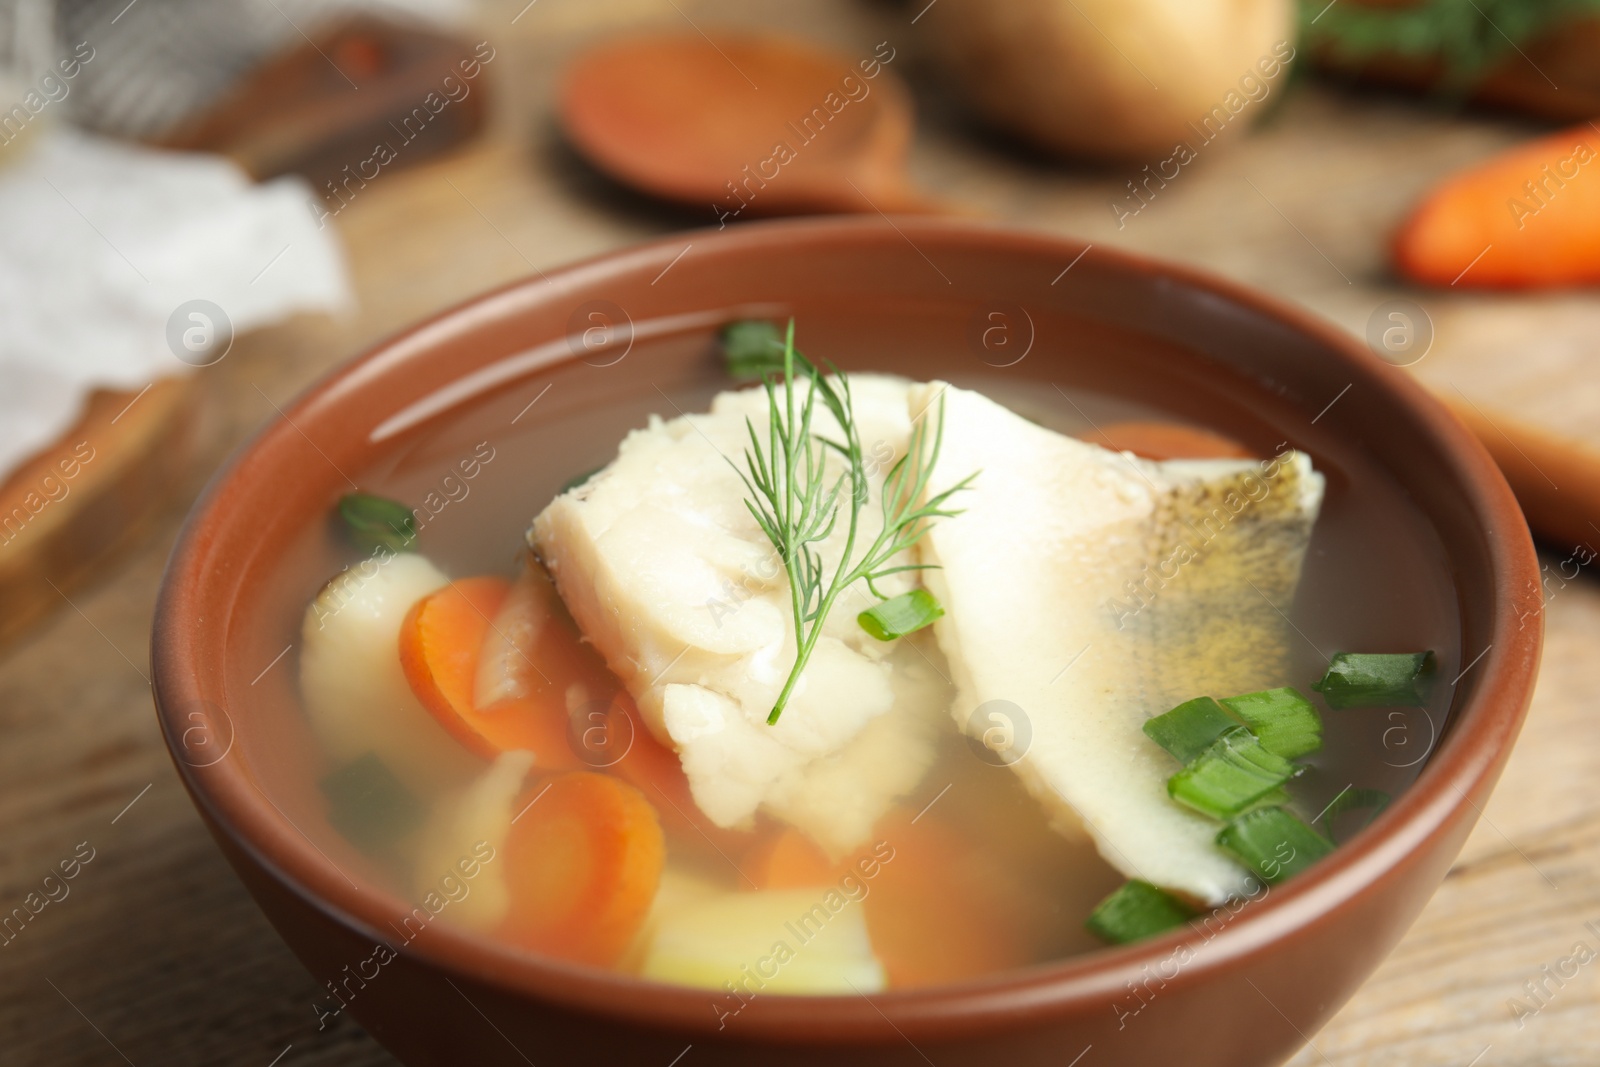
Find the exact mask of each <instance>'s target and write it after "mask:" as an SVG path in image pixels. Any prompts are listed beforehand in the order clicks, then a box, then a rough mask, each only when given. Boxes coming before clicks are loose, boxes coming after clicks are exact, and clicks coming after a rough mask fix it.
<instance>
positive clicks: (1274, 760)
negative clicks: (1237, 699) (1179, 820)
mask: <svg viewBox="0 0 1600 1067" xmlns="http://www.w3.org/2000/svg"><path fill="white" fill-rule="evenodd" d="M1297 772H1298V768H1297V767H1295V765H1294V764H1292V763H1290V762H1289V761H1288V760H1286V759H1284V758H1283V757H1282V756H1280V755H1278V754H1277V753H1275V752H1272V751H1270V750H1268V749H1267V747H1266V746H1265V745H1263V744H1262V743H1261V742H1260V741H1258V740H1257V739H1256V737H1255V735H1253V734H1252V733H1251V732H1250V731H1249V730H1247V729H1245V728H1244V727H1243V726H1237V727H1235V728H1234V729H1232V730H1230V731H1228V732H1227V733H1225V734H1223V735H1222V736H1221V737H1219V738H1218V739H1217V740H1215V741H1213V742H1212V743H1211V745H1210V747H1209V748H1207V749H1206V750H1205V751H1204V752H1202V753H1200V755H1198V756H1196V757H1195V758H1194V759H1193V760H1191V761H1189V764H1188V766H1186V767H1184V768H1183V770H1181V771H1179V772H1178V773H1177V774H1174V775H1173V776H1172V777H1171V778H1168V779H1167V792H1168V793H1169V794H1171V796H1172V798H1173V799H1174V800H1176V801H1178V802H1179V803H1181V804H1187V805H1188V806H1189V807H1191V808H1193V809H1194V810H1195V811H1198V812H1200V813H1201V814H1202V815H1210V816H1212V817H1214V818H1218V819H1231V818H1233V817H1234V816H1235V815H1239V814H1242V813H1243V812H1246V811H1248V810H1250V809H1251V808H1253V807H1255V806H1256V804H1257V803H1258V802H1259V801H1260V800H1261V799H1262V798H1263V797H1265V796H1266V795H1267V794H1269V793H1271V792H1272V791H1273V790H1275V789H1277V788H1279V787H1280V786H1282V785H1283V784H1284V783H1285V782H1287V781H1288V780H1289V779H1290V778H1293V777H1294V776H1295V774H1296V773H1297Z"/></svg>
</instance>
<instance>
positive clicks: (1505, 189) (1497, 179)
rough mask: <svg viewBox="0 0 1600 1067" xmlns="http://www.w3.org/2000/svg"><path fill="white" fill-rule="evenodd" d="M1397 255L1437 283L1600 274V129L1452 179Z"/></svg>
mask: <svg viewBox="0 0 1600 1067" xmlns="http://www.w3.org/2000/svg"><path fill="white" fill-rule="evenodd" d="M1394 259H1395V266H1396V268H1397V269H1398V270H1399V271H1400V273H1401V274H1403V275H1405V276H1406V277H1407V278H1410V279H1412V280H1413V281H1418V282H1422V283H1424V284H1427V285H1455V286H1458V287H1462V286H1474V287H1478V288H1498V289H1515V288H1528V287H1534V286H1573V285H1590V284H1593V283H1595V282H1600V129H1596V127H1595V126H1592V125H1590V124H1588V123H1585V124H1583V125H1581V126H1577V127H1574V128H1572V129H1569V130H1564V131H1562V132H1561V133H1554V134H1550V135H1549V136H1546V137H1541V138H1539V139H1538V140H1535V141H1530V142H1528V143H1526V144H1521V145H1518V146H1516V147H1514V148H1511V149H1509V150H1507V151H1505V152H1502V153H1501V154H1499V155H1497V156H1494V157H1493V158H1491V159H1489V160H1487V161H1485V162H1483V163H1480V164H1478V165H1477V166H1475V167H1472V168H1470V169H1468V170H1465V171H1462V172H1461V173H1459V174H1457V175H1455V176H1454V177H1451V178H1449V179H1447V180H1446V181H1445V182H1444V183H1443V184H1441V185H1439V186H1438V187H1436V188H1435V189H1434V190H1433V191H1432V192H1430V193H1429V194H1428V196H1427V197H1426V198H1425V199H1424V200H1423V201H1422V203H1421V204H1419V205H1418V206H1417V208H1416V209H1415V210H1414V211H1413V212H1412V214H1411V217H1410V218H1408V219H1407V220H1406V222H1405V223H1404V225H1402V226H1401V227H1400V230H1399V232H1398V233H1396V234H1395V239H1394Z"/></svg>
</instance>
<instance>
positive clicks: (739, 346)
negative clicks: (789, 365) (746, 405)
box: [722, 319, 783, 381]
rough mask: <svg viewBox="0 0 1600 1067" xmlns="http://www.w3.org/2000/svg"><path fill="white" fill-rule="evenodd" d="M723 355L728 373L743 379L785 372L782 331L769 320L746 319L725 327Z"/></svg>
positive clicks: (723, 332) (730, 375) (732, 376)
mask: <svg viewBox="0 0 1600 1067" xmlns="http://www.w3.org/2000/svg"><path fill="white" fill-rule="evenodd" d="M722 356H723V361H724V363H725V365H726V367H727V370H728V376H729V377H731V378H737V379H739V380H741V381H743V380H747V379H755V378H763V377H765V376H766V375H768V374H781V373H782V372H783V334H781V333H779V332H778V327H777V326H776V325H774V324H773V323H770V322H763V321H761V320H758V319H747V320H745V321H742V322H730V323H729V324H728V325H727V326H725V327H723V330H722Z"/></svg>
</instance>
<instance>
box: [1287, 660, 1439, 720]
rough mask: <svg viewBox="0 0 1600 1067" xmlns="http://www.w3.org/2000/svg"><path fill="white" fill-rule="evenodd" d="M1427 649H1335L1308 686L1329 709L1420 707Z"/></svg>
mask: <svg viewBox="0 0 1600 1067" xmlns="http://www.w3.org/2000/svg"><path fill="white" fill-rule="evenodd" d="M1433 669H1434V656H1433V653H1432V652H1431V651H1430V652H1337V653H1335V654H1334V657H1333V659H1332V660H1331V661H1329V663H1328V671H1327V673H1326V674H1324V675H1323V676H1322V678H1321V680H1320V681H1315V682H1312V683H1311V688H1312V689H1315V690H1316V691H1317V692H1319V693H1321V694H1322V699H1324V700H1326V701H1327V702H1328V707H1330V708H1401V707H1405V708H1420V707H1421V706H1422V705H1423V704H1425V703H1426V702H1427V695H1426V692H1425V689H1426V678H1425V676H1427V675H1430V674H1432V673H1433Z"/></svg>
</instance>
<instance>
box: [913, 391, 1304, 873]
mask: <svg viewBox="0 0 1600 1067" xmlns="http://www.w3.org/2000/svg"><path fill="white" fill-rule="evenodd" d="M941 395H942V397H943V400H944V404H945V420H946V421H945V429H944V447H943V452H942V454H941V456H940V458H939V463H938V466H937V468H936V470H935V474H934V480H933V485H932V487H931V490H930V491H931V492H938V491H940V490H941V489H942V488H945V487H947V486H948V485H949V484H951V483H952V482H954V481H955V480H957V479H959V478H961V477H963V476H964V475H966V474H967V473H969V472H971V471H973V470H981V472H982V473H981V474H980V475H979V476H978V478H977V481H976V483H975V486H974V488H972V489H971V490H969V491H968V492H965V493H963V494H961V496H960V499H959V501H958V502H957V506H959V507H962V508H964V509H965V512H964V513H963V514H962V515H959V516H957V517H955V518H951V519H946V520H944V521H942V522H939V523H937V524H936V525H934V526H933V528H932V530H931V532H930V533H929V534H928V536H927V537H926V538H924V540H923V542H922V543H921V545H920V546H919V548H920V551H921V553H922V556H923V562H925V563H933V564H938V565H939V566H940V567H941V568H942V569H940V570H933V571H928V572H925V576H924V580H925V581H926V583H927V585H928V587H929V588H930V589H931V590H932V591H933V592H934V594H935V595H936V596H938V597H939V599H940V601H941V603H942V604H943V605H944V608H945V612H946V614H945V616H944V618H942V619H941V620H940V621H939V622H937V623H936V624H935V632H936V634H937V636H938V639H939V644H940V646H941V647H942V648H943V650H944V652H945V655H946V656H947V657H948V659H949V661H950V666H951V670H952V672H953V676H954V680H955V683H956V685H957V688H958V690H959V696H958V698H957V700H956V703H955V704H954V706H953V709H952V710H953V714H954V715H955V718H956V721H957V723H958V724H960V725H961V726H963V727H964V728H968V729H970V730H972V732H974V733H981V732H983V731H984V730H985V729H987V728H989V727H990V726H991V725H992V724H993V723H995V722H998V721H999V720H991V719H989V718H988V715H987V712H988V711H992V710H996V709H997V708H998V709H1000V710H1002V711H1003V710H1005V708H1004V705H991V706H990V707H989V708H988V709H986V710H985V714H983V715H981V716H980V717H979V718H980V721H978V722H972V721H971V720H972V717H973V714H974V712H975V711H976V710H977V709H979V708H980V706H982V705H985V704H986V703H988V702H990V701H1009V702H1010V703H1011V704H1014V705H1015V706H1016V707H1017V708H1020V709H1021V715H1020V716H1015V715H1013V717H1014V718H1017V719H1019V720H1020V721H1019V722H1018V723H1017V724H1016V739H1017V749H1018V750H1021V749H1022V748H1023V745H1022V740H1023V738H1024V736H1025V734H1026V733H1027V732H1028V731H1029V730H1031V735H1032V736H1031V740H1029V741H1028V743H1027V746H1026V750H1025V752H1024V753H1023V754H1022V755H1021V756H1020V758H1019V759H1017V760H1016V762H1014V763H1013V764H1012V766H1013V768H1014V769H1015V770H1016V771H1017V772H1018V773H1019V774H1020V775H1021V776H1022V778H1023V780H1024V781H1025V782H1026V784H1027V785H1028V787H1029V788H1030V790H1031V791H1032V792H1033V793H1034V794H1035V795H1036V796H1037V797H1039V798H1040V800H1041V801H1043V802H1044V803H1045V804H1046V805H1047V806H1048V807H1049V808H1050V809H1051V811H1052V814H1053V816H1054V820H1055V822H1056V824H1057V825H1058V826H1059V827H1060V828H1062V829H1063V830H1065V831H1067V832H1072V831H1073V830H1074V829H1078V830H1080V832H1081V830H1082V829H1086V830H1087V831H1088V833H1089V834H1090V835H1091V836H1092V837H1093V839H1094V841H1095V842H1096V844H1097V846H1098V847H1099V849H1100V851H1101V853H1102V854H1103V855H1104V856H1105V858H1106V859H1107V860H1108V861H1109V862H1110V863H1111V864H1112V865H1113V866H1115V867H1117V868H1118V869H1119V870H1121V871H1122V872H1123V873H1125V874H1127V875H1128V876H1129V877H1134V878H1142V879H1145V880H1146V881H1149V882H1153V883H1155V884H1156V885H1160V886H1165V887H1167V888H1169V889H1173V890H1178V891H1181V892H1184V893H1186V894H1189V895H1191V896H1193V897H1196V898H1199V899H1201V900H1204V901H1206V902H1208V903H1218V902H1220V901H1222V900H1224V899H1225V898H1227V897H1229V896H1230V895H1234V894H1238V893H1241V892H1244V891H1245V889H1246V873H1245V871H1244V870H1243V868H1241V867H1239V866H1238V865H1236V864H1235V863H1233V862H1232V861H1231V860H1229V859H1227V858H1225V857H1224V856H1223V855H1222V854H1221V853H1220V852H1219V851H1218V850H1217V848H1216V847H1215V844H1214V838H1215V836H1216V833H1217V830H1218V828H1219V824H1218V823H1217V822H1215V821H1213V820H1211V819H1207V818H1205V817H1203V816H1201V815H1198V814H1196V813H1193V812H1191V811H1189V810H1188V809H1186V808H1183V807H1181V806H1180V805H1178V804H1177V803H1176V802H1174V801H1173V800H1172V799H1171V798H1170V797H1169V796H1168V795H1167V791H1166V779H1167V778H1168V777H1169V776H1170V775H1171V774H1172V773H1173V771H1175V770H1176V769H1177V764H1176V763H1175V762H1174V761H1173V760H1172V758H1171V757H1170V756H1169V755H1168V754H1167V753H1166V752H1164V751H1163V750H1162V749H1161V748H1160V747H1159V746H1157V745H1156V744H1155V743H1154V742H1152V741H1150V740H1149V739H1148V738H1146V737H1145V735H1144V733H1143V731H1142V729H1141V727H1142V725H1143V723H1144V721H1145V719H1147V718H1149V717H1150V716H1152V715H1157V714H1160V713H1161V712H1164V711H1166V710H1168V709H1169V708H1171V707H1173V706H1174V705H1176V704H1178V703H1180V702H1182V701H1184V700H1187V699H1189V698H1191V697H1195V696H1200V695H1203V694H1210V695H1213V696H1229V695H1233V694H1236V693H1242V692H1248V691H1251V690H1254V689H1260V688H1264V687H1268V686H1273V685H1281V684H1283V683H1284V681H1285V679H1284V673H1285V669H1286V667H1287V642H1288V641H1290V640H1293V639H1295V638H1294V637H1293V635H1292V633H1290V632H1289V631H1288V626H1287V623H1286V621H1285V619H1284V617H1283V616H1282V615H1281V614H1280V613H1279V609H1280V608H1281V609H1282V610H1283V611H1287V610H1288V608H1289V605H1290V602H1291V600H1292V599H1293V595H1294V590H1295V586H1296V584H1297V582H1298V579H1299V573H1300V564H1301V560H1302V558H1303V556H1304V552H1305V547H1306V543H1307V541H1308V539H1309V537H1310V531H1311V525H1312V523H1313V522H1314V521H1315V519H1316V514H1317V510H1318V508H1319V506H1320V504H1321V499H1322V488H1323V479H1322V476H1321V475H1320V474H1317V473H1315V472H1314V471H1313V470H1312V469H1311V464H1310V461H1309V460H1308V459H1307V458H1306V457H1305V456H1304V455H1300V454H1297V453H1295V454H1289V455H1286V456H1283V457H1279V459H1277V460H1274V461H1267V462H1266V463H1264V464H1263V463H1258V462H1256V461H1254V460H1206V461H1198V460H1189V461H1172V462H1166V463H1152V462H1147V461H1143V460H1138V459H1136V458H1134V457H1133V456H1132V455H1131V454H1126V453H1115V452H1110V451H1108V450H1106V449H1103V448H1100V447H1098V446H1096V445H1092V444H1087V443H1084V442H1082V441H1078V440H1076V439H1074V438H1070V437H1066V436H1063V435H1061V434H1058V433H1055V432H1053V431H1051V430H1047V429H1044V428H1043V427H1040V426H1037V425H1035V424H1033V423H1031V422H1029V421H1027V420H1026V419H1023V418H1021V417H1020V416H1018V415H1016V414H1014V413H1012V412H1010V411H1008V410H1006V409H1005V408H1003V407H1001V406H1000V405H998V404H996V403H994V402H993V401H991V400H989V399H987V398H986V397H984V396H982V395H980V394H978V393H974V392H970V391H968V390H964V389H957V388H954V387H951V386H947V385H945V384H944V383H939V382H935V383H931V384H929V385H925V386H918V387H915V388H913V390H912V393H911V404H912V410H913V411H920V410H922V409H923V408H925V407H927V406H928V405H930V404H933V403H934V402H935V399H936V398H937V397H940V396H941ZM928 417H930V418H932V417H934V416H933V415H932V414H931V413H930V415H929V416H928Z"/></svg>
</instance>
